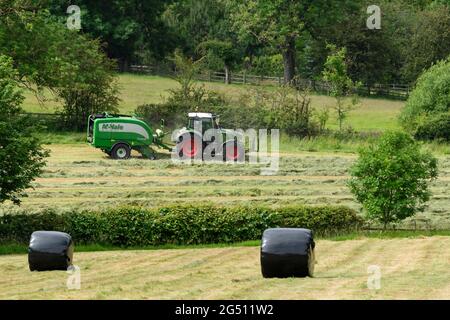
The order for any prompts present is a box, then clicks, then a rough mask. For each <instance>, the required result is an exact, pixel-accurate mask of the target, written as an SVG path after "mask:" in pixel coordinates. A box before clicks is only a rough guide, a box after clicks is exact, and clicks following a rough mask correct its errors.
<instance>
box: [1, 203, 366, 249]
mask: <svg viewBox="0 0 450 320" xmlns="http://www.w3.org/2000/svg"><path fill="white" fill-rule="evenodd" d="M361 223H362V220H361V218H359V217H358V216H357V214H356V213H355V212H354V211H353V210H351V209H349V208H346V207H326V206H322V207H303V206H291V207H282V208H279V209H273V208H264V207H250V206H248V207H216V206H212V205H200V206H194V205H190V206H172V207H163V208H156V209H148V208H141V207H122V208H117V209H107V210H104V211H102V212H94V211H83V212H70V213H65V214H56V213H55V212H53V211H46V212H42V213H39V214H18V215H4V216H1V217H0V242H2V243H11V242H17V243H27V242H28V241H29V238H30V235H31V233H32V232H33V231H36V230H56V231H64V232H68V233H69V234H71V235H72V237H73V239H74V241H75V242H76V243H85V244H86V243H99V244H108V245H120V246H141V245H161V244H207V243H231V242H239V241H247V240H258V239H260V238H261V235H262V233H263V231H264V230H265V229H267V228H270V227H303V228H310V229H312V230H314V231H315V232H316V233H318V234H339V233H341V232H348V231H353V230H356V229H357V228H358V227H359V226H360V225H361Z"/></svg>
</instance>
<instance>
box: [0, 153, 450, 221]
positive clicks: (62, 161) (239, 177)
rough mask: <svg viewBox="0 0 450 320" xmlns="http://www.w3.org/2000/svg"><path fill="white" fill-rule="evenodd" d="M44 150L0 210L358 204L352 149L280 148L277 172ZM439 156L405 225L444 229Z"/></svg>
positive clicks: (445, 168) (446, 166)
mask: <svg viewBox="0 0 450 320" xmlns="http://www.w3.org/2000/svg"><path fill="white" fill-rule="evenodd" d="M49 149H50V150H51V157H50V158H49V160H48V165H47V167H46V169H45V172H44V174H43V175H42V176H41V177H40V178H38V179H36V181H35V182H34V186H35V189H34V190H29V192H28V194H29V196H28V197H26V198H24V199H23V203H22V206H21V207H20V208H17V207H14V206H13V205H12V204H8V203H6V204H4V205H2V207H1V208H0V213H1V212H14V211H25V212H34V211H37V210H42V209H46V208H52V209H55V210H58V211H70V210H74V209H89V208H107V207H109V206H117V205H125V204H126V205H129V204H134V205H143V206H162V205H168V204H177V203H180V204H181V203H199V202H201V203H205V202H212V203H216V204H220V205H234V204H255V205H257V204H261V205H269V206H279V205H286V204H294V203H295V204H297V203H300V204H308V205H323V204H341V205H348V206H350V207H352V208H355V209H358V210H359V208H360V207H359V205H358V204H357V203H356V202H355V201H354V199H353V197H352V195H351V194H350V193H349V190H348V188H347V187H346V180H347V179H348V178H349V176H348V170H349V167H350V166H351V164H352V163H353V162H354V161H355V159H356V155H354V154H345V153H312V152H296V153H288V152H282V153H281V161H280V168H279V172H278V173H277V175H274V176H262V175H261V170H260V169H261V165H250V164H245V165H224V164H196V165H187V164H176V163H173V162H172V160H171V159H170V156H169V154H168V153H162V154H160V156H159V157H160V159H159V160H156V161H150V160H146V159H141V158H140V157H139V156H138V155H137V154H135V155H134V157H133V159H131V160H128V161H114V160H111V159H110V158H108V157H107V156H106V155H105V154H104V153H102V152H101V151H99V150H97V149H94V148H92V147H90V146H88V145H86V144H66V145H51V146H49ZM439 159H440V177H439V179H438V180H437V181H435V182H433V184H432V188H431V189H432V192H433V198H432V199H431V201H430V203H429V207H428V209H427V210H426V211H425V212H424V213H421V214H418V215H417V216H416V217H415V218H414V220H415V222H414V221H411V220H407V222H406V223H405V224H404V226H405V227H408V228H415V226H416V225H417V226H419V227H427V228H440V229H443V228H447V229H450V212H449V207H450V157H448V156H440V158H439Z"/></svg>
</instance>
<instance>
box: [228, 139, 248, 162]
mask: <svg viewBox="0 0 450 320" xmlns="http://www.w3.org/2000/svg"><path fill="white" fill-rule="evenodd" d="M223 153H224V157H223V159H224V161H227V162H235V161H238V162H243V161H244V160H245V158H244V157H245V151H244V147H243V146H242V145H240V144H239V143H237V142H236V141H234V142H233V141H231V142H227V143H226V144H225V146H224V148H223Z"/></svg>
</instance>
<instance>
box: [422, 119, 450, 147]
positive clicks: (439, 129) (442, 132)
mask: <svg viewBox="0 0 450 320" xmlns="http://www.w3.org/2000/svg"><path fill="white" fill-rule="evenodd" d="M414 137H415V138H416V139H419V140H444V141H447V142H449V141H450V112H447V113H442V114H438V115H435V116H433V117H430V118H429V119H427V120H425V121H424V123H422V124H420V125H419V126H418V127H417V130H416V133H415V134H414Z"/></svg>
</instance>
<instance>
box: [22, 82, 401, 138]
mask: <svg viewBox="0 0 450 320" xmlns="http://www.w3.org/2000/svg"><path fill="white" fill-rule="evenodd" d="M118 81H119V85H120V89H121V90H120V98H121V100H122V101H121V103H120V112H121V113H126V114H132V113H133V111H134V110H135V108H136V107H137V106H139V105H142V104H147V103H158V102H161V101H162V100H163V99H164V97H167V95H168V90H169V89H173V88H176V86H177V82H176V81H174V80H173V79H171V78H164V77H159V76H145V75H132V74H121V75H119V76H118ZM203 84H204V85H205V86H206V88H208V89H211V90H215V91H218V92H220V93H223V94H225V95H227V96H229V97H237V96H238V95H239V94H241V93H243V92H245V91H247V90H249V89H251V88H252V87H253V86H249V85H238V84H231V85H225V84H221V83H203ZM265 89H266V90H269V91H270V90H274V87H266V88H265ZM25 95H26V100H25V102H24V109H25V110H26V111H28V112H42V113H52V112H55V110H57V109H58V108H60V106H61V103H60V102H58V101H53V100H50V101H47V102H45V103H44V104H40V103H39V102H38V100H37V99H36V97H35V96H34V95H33V94H31V93H30V92H26V93H25ZM46 96H47V97H48V98H51V95H50V94H49V93H47V95H46ZM333 104H334V100H333V99H332V98H330V97H327V96H322V95H312V106H313V108H322V107H325V106H332V105H333ZM403 105H404V102H402V101H391V100H386V99H365V98H364V99H362V100H361V107H360V108H358V109H356V110H354V111H352V112H351V113H350V114H349V118H348V125H351V126H352V127H353V128H354V129H356V130H359V131H380V130H384V129H395V128H398V123H397V120H396V119H397V115H398V113H399V112H400V109H401V108H402V107H403ZM330 115H331V119H330V121H329V128H332V129H335V128H337V127H338V124H337V120H336V119H335V117H334V114H333V112H331V113H330ZM369 115H370V116H369Z"/></svg>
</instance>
